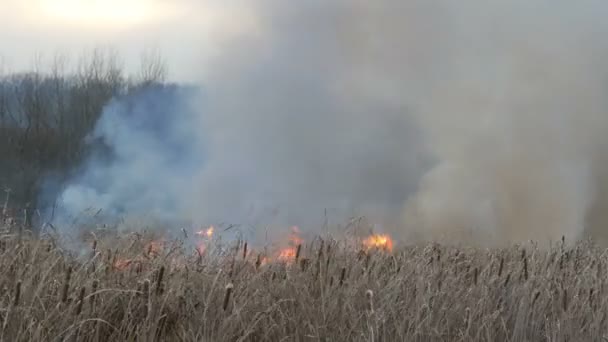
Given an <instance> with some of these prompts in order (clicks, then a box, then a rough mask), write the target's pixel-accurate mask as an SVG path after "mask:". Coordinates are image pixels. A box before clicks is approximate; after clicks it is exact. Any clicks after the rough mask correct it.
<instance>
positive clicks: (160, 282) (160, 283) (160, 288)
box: [156, 266, 165, 295]
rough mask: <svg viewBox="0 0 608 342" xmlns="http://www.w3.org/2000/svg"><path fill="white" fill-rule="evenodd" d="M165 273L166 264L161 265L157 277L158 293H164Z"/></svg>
mask: <svg viewBox="0 0 608 342" xmlns="http://www.w3.org/2000/svg"><path fill="white" fill-rule="evenodd" d="M164 275H165V266H161V267H160V269H159V270H158V278H157V279H156V294H157V295H160V294H162V293H163V277H164Z"/></svg>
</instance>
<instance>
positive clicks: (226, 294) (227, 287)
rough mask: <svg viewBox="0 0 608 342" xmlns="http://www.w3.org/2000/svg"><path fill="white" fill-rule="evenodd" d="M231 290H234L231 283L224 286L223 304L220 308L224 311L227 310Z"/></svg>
mask: <svg viewBox="0 0 608 342" xmlns="http://www.w3.org/2000/svg"><path fill="white" fill-rule="evenodd" d="M233 288H234V285H233V284H232V283H229V284H228V285H226V293H225V294H224V304H223V305H222V308H223V309H224V311H226V309H228V304H229V303H230V296H231V294H232V289H233Z"/></svg>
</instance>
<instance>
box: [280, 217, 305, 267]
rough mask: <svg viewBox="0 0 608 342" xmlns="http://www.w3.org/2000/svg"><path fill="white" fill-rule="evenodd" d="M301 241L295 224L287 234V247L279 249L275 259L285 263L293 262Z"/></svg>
mask: <svg viewBox="0 0 608 342" xmlns="http://www.w3.org/2000/svg"><path fill="white" fill-rule="evenodd" d="M303 242H304V240H303V239H302V238H301V237H300V229H299V228H298V227H297V226H292V227H291V233H290V234H289V243H288V245H289V247H285V248H282V249H281V250H279V253H278V254H277V257H276V258H277V260H279V261H282V262H287V263H291V262H293V261H294V260H295V258H296V255H297V254H298V246H301V245H302V243H303Z"/></svg>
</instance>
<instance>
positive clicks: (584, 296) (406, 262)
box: [0, 231, 608, 341]
mask: <svg viewBox="0 0 608 342" xmlns="http://www.w3.org/2000/svg"><path fill="white" fill-rule="evenodd" d="M23 234H24V236H23V237H22V240H21V243H19V240H18V236H17V235H16V234H13V233H11V232H9V231H5V233H4V234H3V235H2V239H1V240H0V321H1V322H2V324H1V331H0V334H1V336H2V337H1V338H2V340H3V341H547V340H550V341H574V340H576V341H598V340H601V339H602V337H603V336H604V334H605V333H606V324H607V323H608V322H607V321H606V318H607V317H606V316H607V312H608V303H607V301H606V298H607V297H606V293H605V292H606V286H605V283H606V281H605V279H606V269H605V268H606V266H607V265H608V258H607V256H606V253H605V251H603V250H602V249H600V248H598V247H596V246H594V245H593V244H591V243H590V242H584V243H579V244H577V245H576V246H574V247H566V246H565V245H564V244H562V243H558V244H556V245H554V246H553V247H552V248H550V249H540V248H538V247H535V246H534V245H526V246H523V245H522V246H513V247H511V248H507V249H493V250H484V249H474V248H457V247H446V246H441V245H437V244H431V245H427V246H395V249H394V250H393V251H392V252H390V251H387V250H368V251H364V250H357V249H356V248H351V247H346V246H347V244H346V243H344V242H343V241H336V240H332V239H330V238H327V237H324V238H318V239H316V240H314V241H308V242H307V243H304V244H302V245H299V247H298V250H299V252H298V253H297V255H294V256H293V259H292V260H282V259H281V260H279V259H277V260H276V261H272V260H268V259H266V255H265V252H264V251H263V249H259V250H257V249H255V248H254V247H252V246H251V245H247V244H245V243H244V242H243V241H235V242H234V243H230V244H226V243H224V244H220V243H215V244H214V245H213V246H209V248H207V249H205V251H204V252H200V253H199V252H197V251H196V249H195V248H192V246H191V245H189V244H188V243H187V242H186V241H181V240H179V239H175V240H165V241H163V243H162V244H158V245H154V243H158V242H157V241H158V240H151V239H152V238H151V237H149V236H146V235H144V234H131V235H111V234H108V235H106V236H103V237H102V236H97V237H94V236H93V235H91V236H90V238H89V240H88V241H87V242H86V247H85V248H84V249H83V250H81V251H76V253H74V251H68V250H64V249H63V248H62V246H61V244H59V243H58V242H57V241H56V240H55V239H53V238H34V237H29V236H28V235H27V234H25V233H23ZM154 239H155V238H154ZM150 246H156V247H153V248H151V247H150ZM127 260H128V261H129V262H126V261H127ZM262 260H266V261H264V262H262Z"/></svg>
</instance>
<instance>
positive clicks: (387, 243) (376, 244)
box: [363, 234, 393, 252]
mask: <svg viewBox="0 0 608 342" xmlns="http://www.w3.org/2000/svg"><path fill="white" fill-rule="evenodd" d="M363 245H364V246H365V247H366V248H367V249H382V250H385V251H388V252H391V251H392V250H393V240H392V239H391V237H390V236H388V235H386V234H373V235H371V236H368V237H367V238H366V239H365V240H363Z"/></svg>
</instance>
